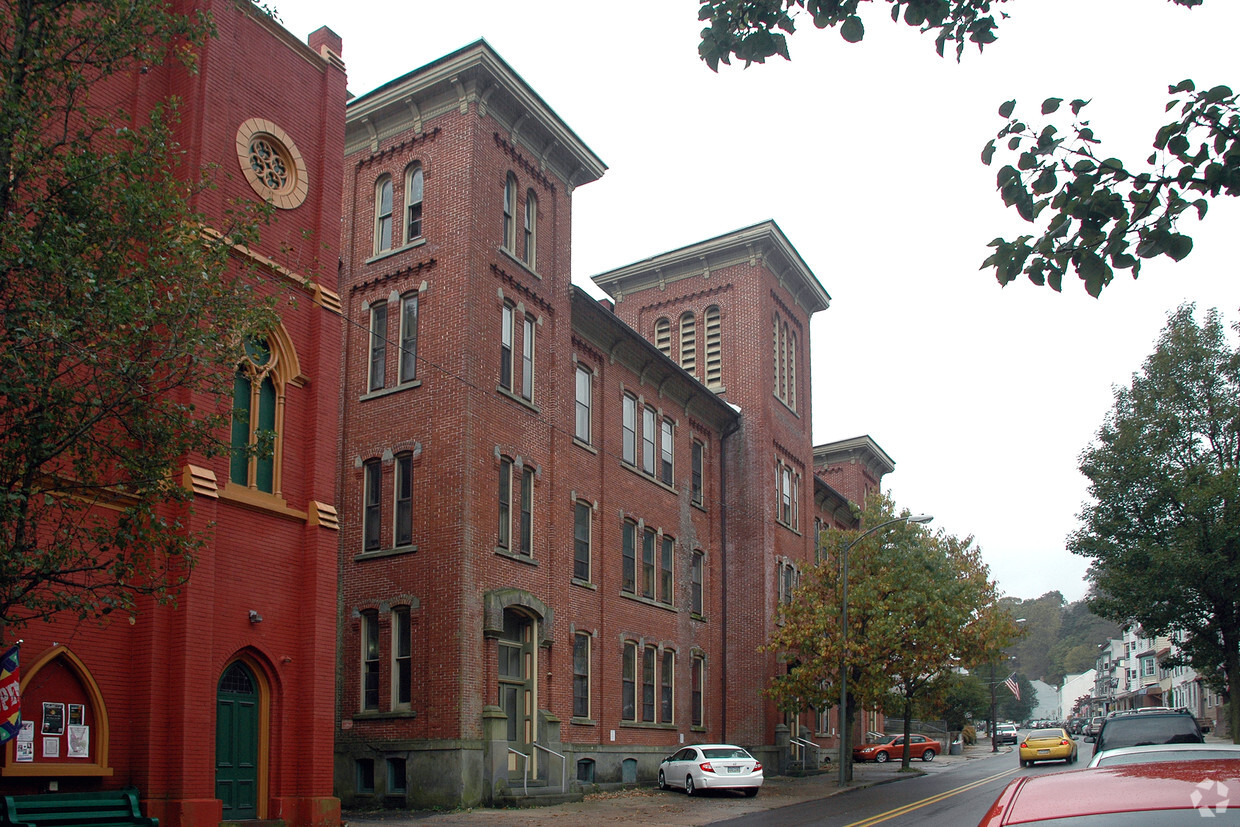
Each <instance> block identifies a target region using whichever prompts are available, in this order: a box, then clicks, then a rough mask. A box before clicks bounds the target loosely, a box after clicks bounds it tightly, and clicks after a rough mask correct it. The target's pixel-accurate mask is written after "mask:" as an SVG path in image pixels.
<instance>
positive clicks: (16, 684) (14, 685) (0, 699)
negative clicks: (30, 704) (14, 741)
mask: <svg viewBox="0 0 1240 827" xmlns="http://www.w3.org/2000/svg"><path fill="white" fill-rule="evenodd" d="M17 650H18V647H16V646H14V647H12V648H11V649H9V650H8V651H7V652H5V653H4V657H3V658H0V744H2V743H4V742H5V741H7V740H9V739H10V738H14V737H16V736H17V731H18V730H19V729H21V725H22V698H21V675H20V674H19V671H18V668H17Z"/></svg>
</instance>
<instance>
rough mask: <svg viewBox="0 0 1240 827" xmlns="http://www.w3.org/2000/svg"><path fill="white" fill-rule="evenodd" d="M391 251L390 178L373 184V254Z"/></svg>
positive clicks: (383, 178)
mask: <svg viewBox="0 0 1240 827" xmlns="http://www.w3.org/2000/svg"><path fill="white" fill-rule="evenodd" d="M390 249H392V176H390V175H385V176H383V177H382V178H380V179H379V180H378V181H376V182H375V253H376V254H377V253H382V252H383V251H384V250H390Z"/></svg>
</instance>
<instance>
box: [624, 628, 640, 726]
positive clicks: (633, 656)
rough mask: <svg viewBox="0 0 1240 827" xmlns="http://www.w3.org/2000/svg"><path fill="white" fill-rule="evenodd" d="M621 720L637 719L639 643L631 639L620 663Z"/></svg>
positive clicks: (625, 646)
mask: <svg viewBox="0 0 1240 827" xmlns="http://www.w3.org/2000/svg"><path fill="white" fill-rule="evenodd" d="M620 720H622V721H636V720H637V644H636V643H634V642H633V641H629V640H626V641H625V642H624V658H623V660H622V661H621V664H620Z"/></svg>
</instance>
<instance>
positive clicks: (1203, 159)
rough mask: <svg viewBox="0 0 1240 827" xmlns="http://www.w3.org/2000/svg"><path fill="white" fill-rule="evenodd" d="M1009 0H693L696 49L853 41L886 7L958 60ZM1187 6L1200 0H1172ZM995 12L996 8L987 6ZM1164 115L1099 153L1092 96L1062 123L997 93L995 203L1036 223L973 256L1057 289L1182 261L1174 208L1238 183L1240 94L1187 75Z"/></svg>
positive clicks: (1055, 105) (999, 271)
mask: <svg viewBox="0 0 1240 827" xmlns="http://www.w3.org/2000/svg"><path fill="white" fill-rule="evenodd" d="M1005 2H1006V0H882V2H870V0H865V2H862V0H700V8H699V19H701V20H702V21H704V22H706V23H707V24H708V25H707V27H706V28H704V29H703V30H702V33H701V42H700V44H699V47H698V52H699V55H700V56H701V58H702V60H704V61H705V62H706V63H707V65H709V66H710V67H711V68H712V69H714V70H715V71H718V69H719V64H720V63H724V64H727V63H731V60H732V58H736V59H738V60H740V61H743V62H744V63H745V65H749V64H751V63H763V62H765V60H766V59H767V58H769V57H774V56H777V55H778V56H780V57H783V58H785V59H789V51H788V42H787V35H789V34H792V33H793V32H794V31H795V30H796V24H797V22H798V21H799V20H806V19H808V20H809V21H811V22H812V23H813V25H814V26H816V27H818V28H820V29H823V28H837V29H838V30H839V32H840V35H841V36H842V37H843V39H844V40H846V41H848V42H850V43H856V42H859V41H861V40H862V39H863V38H864V36H865V22H864V20H863V17H864V18H865V19H870V18H872V17H875V16H877V15H878V14H879V13H883V12H889V13H890V17H891V19H892V20H893V21H897V22H898V21H901V20H903V22H904V23H906V24H907V25H909V26H913V27H915V28H918V29H919V30H920V31H921V32H923V33H926V34H930V35H933V37H934V44H935V49H936V50H937V51H938V53H939V55H940V56H942V55H944V54H945V52H946V50H947V48H948V47H949V46H950V47H952V48H953V51H954V52H955V54H956V59H957V60H960V59H961V58H962V57H963V55H964V52H965V49H966V46H968V45H969V44H974V45H976V46H977V48H978V51H981V50H982V49H983V48H984V47H985V46H987V45H988V44H990V43H993V42H995V41H996V40H997V39H998V30H999V22H1000V21H1002V19H1003V18H1004V17H1005V16H1006V15H1005V14H1004V13H1003V12H1002V11H1001V8H1002V6H1003V4H1004V3H1005ZM1169 2H1171V3H1173V4H1175V5H1179V6H1186V7H1193V6H1199V5H1201V3H1202V2H1203V0H1169ZM996 13H997V14H998V20H996V16H995V15H996ZM1168 92H1169V94H1170V96H1171V100H1170V102H1168V103H1167V105H1166V109H1167V111H1168V112H1170V111H1172V110H1175V117H1174V119H1173V120H1171V121H1170V122H1168V123H1167V124H1165V125H1164V126H1162V127H1161V128H1160V129H1159V130H1158V131H1157V133H1156V134H1155V136H1154V140H1153V147H1154V152H1153V153H1151V154H1150V155H1149V157H1148V158H1146V159H1144V163H1131V162H1126V161H1124V160H1121V159H1119V158H1115V157H1107V156H1105V155H1101V154H1099V151H1098V149H1099V139H1098V138H1097V136H1095V134H1094V132H1093V129H1092V128H1091V127H1090V124H1089V121H1088V120H1085V119H1083V118H1082V117H1081V115H1082V112H1083V110H1084V108H1085V107H1086V106H1087V105H1088V101H1085V100H1082V99H1076V100H1072V101H1070V102H1069V104H1068V106H1067V110H1068V111H1070V112H1071V120H1070V122H1069V123H1067V124H1059V125H1056V124H1054V123H1046V124H1045V125H1041V126H1039V125H1034V124H1033V123H1032V121H1031V120H1030V119H1028V118H1025V117H1020V116H1018V115H1016V114H1015V109H1016V102H1015V101H1007V102H1006V103H1004V104H1002V105H1001V106H1000V107H999V114H1000V116H1001V117H1002V118H1003V119H1004V120H1005V121H1006V123H1005V125H1004V126H1003V128H1002V129H1000V130H999V132H998V134H997V136H996V137H995V138H994V139H993V140H991V141H990V142H989V143H987V144H986V147H985V148H984V150H983V151H982V161H983V163H985V164H987V165H989V164H991V163H992V162H994V157H995V155H996V153H997V152H1002V153H1008V154H1011V155H1012V161H1011V162H1010V163H1003V164H1001V165H1000V167H999V171H998V173H997V177H996V187H997V189H998V191H999V194H1000V196H1001V197H1002V199H1003V202H1004V204H1006V205H1007V206H1009V207H1012V208H1014V209H1015V210H1016V212H1017V214H1018V215H1019V216H1020V218H1021V219H1023V220H1024V221H1026V222H1028V223H1030V224H1031V225H1033V231H1032V232H1030V233H1028V234H1025V235H1020V236H1018V237H1017V238H1015V239H1013V240H1010V241H1009V240H1007V239H1004V238H996V239H994V240H993V241H992V242H991V243H990V246H991V247H992V248H993V252H992V253H991V255H990V256H988V257H987V258H986V259H985V261H984V262H983V264H982V267H983V268H984V269H985V268H989V269H992V270H993V271H994V273H995V277H996V278H997V279H998V281H999V283H1000V284H1004V285H1006V284H1008V283H1010V282H1012V281H1013V280H1015V279H1017V278H1019V277H1020V276H1021V275H1024V276H1026V277H1027V278H1028V279H1029V280H1030V281H1032V282H1033V283H1035V284H1038V285H1047V286H1050V287H1051V288H1052V289H1054V290H1056V291H1059V290H1062V288H1063V280H1064V277H1065V276H1067V275H1068V274H1070V273H1075V274H1076V275H1077V276H1078V277H1079V278H1080V279H1081V281H1082V282H1083V284H1084V287H1085V289H1086V291H1087V292H1088V293H1089V294H1090V295H1092V296H1094V297H1097V296H1098V295H1099V294H1100V293H1101V292H1102V289H1103V288H1104V287H1106V286H1107V285H1108V284H1110V283H1111V281H1112V279H1113V278H1114V277H1115V274H1116V271H1128V272H1130V273H1131V274H1132V276H1133V278H1136V277H1137V276H1138V275H1139V274H1140V272H1141V264H1142V261H1144V260H1148V259H1151V258H1155V257H1158V256H1166V257H1167V258H1170V259H1172V260H1174V261H1180V260H1181V259H1183V258H1184V257H1185V256H1187V255H1188V254H1189V253H1190V252H1191V251H1192V246H1193V242H1192V238H1191V237H1190V236H1188V235H1187V234H1186V233H1184V232H1182V230H1181V229H1180V219H1181V217H1182V216H1183V215H1184V214H1186V213H1188V214H1195V215H1197V216H1198V217H1199V218H1201V217H1204V216H1205V214H1206V211H1207V209H1208V207H1209V204H1210V201H1211V200H1212V199H1214V198H1217V197H1218V196H1220V195H1228V196H1235V195H1238V194H1240V105H1238V103H1237V96H1236V95H1235V94H1234V93H1233V92H1232V90H1231V89H1230V88H1229V87H1227V86H1221V85H1220V86H1214V87H1212V88H1209V89H1197V88H1196V86H1195V84H1194V83H1193V81H1192V80H1184V81H1181V82H1179V83H1175V84H1173V85H1171V86H1169V87H1168ZM1063 102H1064V99H1063V98H1055V97H1052V98H1047V99H1046V100H1044V101H1043V102H1042V104H1041V113H1040V117H1048V116H1051V115H1055V114H1056V113H1062V111H1063V109H1062V104H1063Z"/></svg>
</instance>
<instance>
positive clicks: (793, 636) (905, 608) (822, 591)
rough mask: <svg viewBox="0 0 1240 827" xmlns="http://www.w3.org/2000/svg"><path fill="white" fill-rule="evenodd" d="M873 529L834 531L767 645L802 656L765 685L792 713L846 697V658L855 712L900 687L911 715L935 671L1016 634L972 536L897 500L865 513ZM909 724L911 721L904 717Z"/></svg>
mask: <svg viewBox="0 0 1240 827" xmlns="http://www.w3.org/2000/svg"><path fill="white" fill-rule="evenodd" d="M864 515H865V517H864V524H863V527H864V529H865V530H866V531H868V530H870V529H871V528H874V527H877V526H881V525H883V524H884V523H887V522H889V521H892V520H896V521H897V522H895V523H894V524H892V525H889V526H887V527H886V528H884V529H883V530H882V531H878V532H875V533H872V534H869V535H868V536H866V535H865V533H864V532H862V533H861V534H858V533H856V532H844V531H841V532H831V534H830V535H829V539H828V541H827V543H826V545H825V548H824V551H825V556H824V558H823V559H822V561H821V562H820V563H819V564H818V565H817V566H815V567H814V569H813V570H811V571H810V572H809V573H808V575H807V576H806V577H805V578H804V579H803V581H802V585H801V588H800V589H799V590H798V591H797V592H796V594H795V595H794V599H793V601H792V603H791V604H790V605H788V606H785V607H784V617H783V621H784V622H783V624H782V625H781V626H780V627H779V629H778V631H777V632H776V634H775V635H774V637H773V638H772V640H771V641H770V643H769V644H768V648H769V649H772V650H774V651H776V652H779V653H780V654H781V655H782V656H783V657H785V658H786V659H787V660H788V661H790V662H792V663H795V664H796V665H795V668H793V669H790V670H789V672H788V673H787V674H786V675H780V676H777V677H776V678H774V679H773V680H772V682H771V685H770V687H769V688H768V692H769V694H770V695H771V697H773V698H775V699H776V701H777V702H778V703H779V705H780V706H781V707H782V708H784V709H787V710H798V709H802V708H804V707H806V706H815V707H818V708H825V707H828V706H831V705H832V704H833V703H834V702H835V700H836V699H838V697H839V691H840V674H841V672H840V666H841V662H844V663H846V669H847V686H848V696H849V706H850V710H849V711H850V714H851V709H852V708H853V707H854V706H855V705H856V704H860V705H862V706H865V707H869V708H877V707H878V706H880V705H882V704H883V703H884V702H885V700H886V699H887V697H888V695H889V693H891V692H893V691H894V692H895V693H897V694H898V695H899V697H900V698H901V700H902V701H903V702H904V704H905V710H904V711H905V717H906V719H907V717H908V716H909V715H910V714H911V708H912V705H913V703H914V702H915V701H916V700H917V699H919V698H921V697H922V696H923V695H924V694H925V693H926V692H928V691H929V689H930V687H931V686H932V683H933V681H934V679H935V678H937V677H938V676H940V675H941V674H943V673H944V672H946V671H948V670H950V669H952V668H954V667H955V666H957V665H964V666H968V665H970V664H972V663H976V662H978V660H979V659H982V658H985V657H988V656H989V654H990V653H991V652H993V651H995V650H996V648H997V647H1001V646H1003V645H1005V644H1006V643H1007V642H1008V641H1009V640H1010V639H1011V638H1012V636H1013V635H1014V633H1015V629H1014V624H1013V623H1012V621H1011V617H1010V616H1009V615H1008V614H1007V613H1006V612H1003V611H1002V610H1000V609H999V608H998V606H997V599H998V595H997V591H996V587H995V584H994V583H993V582H992V581H991V580H990V579H989V572H988V569H987V568H986V565H985V563H984V562H983V561H982V559H981V552H980V550H979V549H977V548H975V547H973V546H972V538H971V537H969V538H965V539H959V538H956V537H953V536H951V535H948V534H946V533H945V532H942V531H940V532H938V533H937V534H931V533H929V532H928V531H927V530H926V529H924V528H922V527H921V526H919V525H916V524H911V523H907V522H904V521H900V517H907V516H908V514H907V512H905V513H904V514H898V513H897V512H896V509H895V505H894V504H893V503H892V502H891V500H890V499H888V498H887V497H884V496H882V495H875V496H874V497H872V498H871V501H870V502H869V503H867V506H866V509H865V511H864ZM845 555H847V560H848V633H847V640H846V641H844V640H843V636H842V634H841V633H842V631H843V630H842V624H841V604H842V600H841V594H842V585H843V580H842V566H841V563H842V561H843V560H844V557H845ZM906 729H907V721H906Z"/></svg>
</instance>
